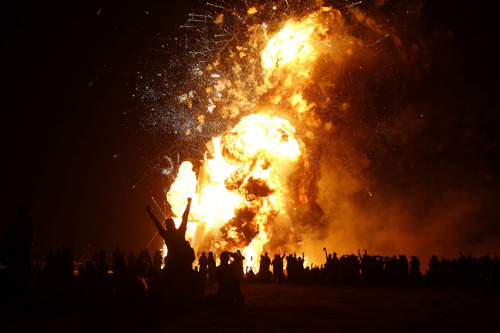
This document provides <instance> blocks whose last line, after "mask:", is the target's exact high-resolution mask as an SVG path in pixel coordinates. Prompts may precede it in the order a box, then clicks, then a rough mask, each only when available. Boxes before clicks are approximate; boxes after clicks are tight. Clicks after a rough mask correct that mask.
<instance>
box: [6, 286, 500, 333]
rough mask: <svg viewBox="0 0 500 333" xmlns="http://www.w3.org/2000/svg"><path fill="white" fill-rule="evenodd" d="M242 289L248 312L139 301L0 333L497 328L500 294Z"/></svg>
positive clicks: (17, 323) (14, 325)
mask: <svg viewBox="0 0 500 333" xmlns="http://www.w3.org/2000/svg"><path fill="white" fill-rule="evenodd" d="M215 288H216V286H215V285H214V286H211V287H209V288H207V294H209V293H211V292H214V291H215ZM241 289H242V291H243V293H244V295H245V298H246V301H247V307H246V308H244V309H241V310H237V311H234V312H231V313H228V314H218V313H214V312H213V311H212V310H211V309H209V308H204V309H202V310H199V311H197V312H194V313H190V314H187V315H183V316H178V317H175V318H173V319H166V318H168V316H165V317H163V316H162V315H161V314H162V313H163V312H162V311H156V314H152V313H151V311H150V310H149V309H146V308H145V307H144V306H145V305H144V304H137V308H136V309H132V311H129V310H127V311H122V310H120V311H111V312H107V311H104V312H102V311H100V312H97V311H93V312H80V313H76V314H67V315H57V316H49V317H46V316H40V317H38V318H22V319H17V320H6V321H5V320H4V321H2V322H0V332H71V333H73V332H90V333H95V332H141V333H143V332H159V333H161V332H219V333H220V332H404V333H406V332H499V331H500V330H499V325H500V324H499V323H500V322H499V317H500V296H492V295H488V294H485V293H484V292H483V291H482V290H481V289H478V288H454V287H437V286H418V287H363V286H353V287H329V286H289V285H261V284H242V286H241ZM141 308H143V309H144V310H143V311H141V310H140V309H141ZM127 309H128V307H127Z"/></svg>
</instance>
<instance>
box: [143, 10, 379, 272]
mask: <svg viewBox="0 0 500 333" xmlns="http://www.w3.org/2000/svg"><path fill="white" fill-rule="evenodd" d="M306 3H307V4H306ZM304 4H305V5H304ZM208 5H209V6H211V9H212V12H210V13H208V14H207V13H203V14H190V18H189V22H188V24H186V26H185V28H187V29H194V30H196V31H199V32H200V33H204V34H212V36H214V39H215V41H208V42H207V39H206V38H205V39H201V40H200V44H199V45H200V46H199V47H200V48H201V50H199V51H192V53H193V58H195V59H196V61H195V62H194V63H193V65H192V66H191V70H190V82H189V85H186V87H185V89H184V91H181V92H178V93H176V94H175V96H176V97H175V101H176V103H177V105H178V106H179V107H182V108H183V109H182V110H183V111H182V112H189V113H190V114H191V115H192V116H191V118H190V119H191V120H190V123H189V126H187V125H185V124H180V125H178V126H177V129H176V132H177V131H181V130H183V131H184V133H185V135H186V136H189V137H194V136H198V137H199V138H203V139H204V140H205V141H204V147H205V148H206V150H205V151H203V152H202V154H203V158H202V160H201V161H200V163H199V165H194V164H193V163H192V160H191V161H184V162H182V161H179V166H178V167H177V168H175V169H176V171H177V172H172V175H173V177H174V178H175V179H173V181H172V183H171V184H170V186H169V188H168V193H167V195H166V200H167V201H168V202H169V203H170V205H171V206H172V212H173V215H174V216H181V215H182V211H183V209H184V204H185V200H186V198H187V197H192V198H193V203H192V207H191V214H190V217H189V221H190V222H193V223H190V224H189V225H188V231H187V238H188V239H189V241H190V243H191V245H192V246H193V248H194V250H195V251H196V252H197V253H200V252H202V251H205V252H206V251H215V252H218V253H221V252H223V251H235V250H236V249H241V251H242V253H243V255H244V256H245V258H246V264H247V266H254V263H255V262H256V261H257V259H258V257H259V256H260V254H261V253H264V252H271V253H278V252H280V253H283V252H284V251H287V252H288V253H293V252H299V253H301V252H304V247H305V246H306V245H307V242H308V241H309V240H310V239H321V238H324V237H326V235H327V233H326V229H325V225H326V223H327V222H328V221H327V220H328V218H327V216H325V212H324V208H325V207H326V206H325V199H324V198H323V199H321V198H320V196H321V189H320V188H319V186H318V184H319V182H320V179H321V177H322V164H328V160H333V159H334V158H335V157H333V156H328V155H327V154H326V151H325V149H324V148H323V147H324V146H325V141H329V142H327V145H328V146H329V147H332V146H334V144H335V143H334V142H331V140H332V138H333V136H332V135H331V133H332V132H335V131H336V127H335V124H334V123H333V122H332V120H331V117H326V116H325V114H326V113H331V110H338V111H336V112H341V113H345V112H348V110H349V107H350V106H349V104H348V103H346V102H345V101H344V100H342V99H339V100H336V99H335V92H336V89H338V87H337V78H338V76H340V75H341V74H342V71H343V66H344V64H345V63H346V62H348V61H349V59H350V57H351V56H352V55H353V54H355V53H356V50H357V49H359V48H362V47H363V46H364V44H363V43H364V39H362V38H359V37H354V36H353V34H352V33H349V32H348V30H349V29H347V28H346V24H345V19H344V17H343V15H342V13H341V11H340V10H337V9H334V8H333V7H329V6H322V4H321V2H304V3H302V2H301V3H295V2H290V3H287V2H280V3H276V4H272V3H270V4H261V5H255V6H243V5H241V4H240V7H238V8H236V7H237V6H236V5H235V6H236V7H235V6H233V7H225V6H224V5H218V4H208ZM294 6H295V7H294ZM353 13H355V11H353ZM352 15H354V17H355V18H357V19H358V20H359V22H361V21H363V20H364V21H363V22H364V23H363V24H365V25H369V24H372V25H373V22H365V21H366V19H365V18H363V17H362V15H361V14H360V12H358V13H357V14H356V13H355V14H352ZM356 15H357V16H356ZM370 31H371V33H372V35H373V36H371V37H370V38H371V41H373V40H374V38H380V39H383V38H385V37H386V36H387V35H384V34H385V31H383V30H382V29H378V28H373V29H372V30H370ZM205 42H206V43H208V44H209V46H207V45H205V44H203V43H205ZM210 47H214V48H213V49H210ZM214 50H215V51H214ZM209 51H210V52H209ZM204 52H206V53H207V54H210V55H211V56H206V55H204V54H205V53H204ZM148 89H149V88H148ZM148 92H150V89H149V90H148ZM150 93H151V92H150ZM174 107H175V106H174ZM185 110H187V111H185ZM179 113H181V112H177V113H176V112H173V111H172V110H166V111H165V112H164V113H163V114H161V117H163V118H164V119H167V120H168V121H169V122H174V123H176V124H177V122H176V121H177V117H178V114H179ZM214 129H216V130H214ZM199 140H202V139H199ZM325 160H327V162H326V163H322V161H325ZM169 161H170V160H169ZM171 164H172V163H171ZM169 172H170V171H169ZM321 200H323V202H320V201H321ZM329 200H330V199H327V200H326V205H330V206H331V204H332V203H331V200H330V201H329ZM306 261H307V258H306Z"/></svg>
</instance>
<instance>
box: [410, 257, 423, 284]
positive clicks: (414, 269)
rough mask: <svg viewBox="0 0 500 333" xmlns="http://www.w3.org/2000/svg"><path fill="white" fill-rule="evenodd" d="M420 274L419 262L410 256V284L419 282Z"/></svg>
mask: <svg viewBox="0 0 500 333" xmlns="http://www.w3.org/2000/svg"><path fill="white" fill-rule="evenodd" d="M421 276H422V273H421V272H420V260H418V258H417V257H416V256H412V257H411V260H410V278H411V280H412V282H418V281H420V277H421Z"/></svg>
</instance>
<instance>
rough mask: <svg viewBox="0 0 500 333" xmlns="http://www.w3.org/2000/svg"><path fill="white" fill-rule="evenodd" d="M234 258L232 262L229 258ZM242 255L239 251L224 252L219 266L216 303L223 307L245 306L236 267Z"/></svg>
mask: <svg viewBox="0 0 500 333" xmlns="http://www.w3.org/2000/svg"><path fill="white" fill-rule="evenodd" d="M231 258H232V259H233V261H232V262H231V263H230V262H229V260H230V259H231ZM240 261H241V256H240V255H239V254H237V253H230V252H222V253H221V255H220V265H219V266H218V267H217V281H218V283H219V287H218V288H217V293H216V294H215V298H216V304H217V305H218V306H219V307H220V308H222V309H228V308H231V307H232V306H245V297H244V296H243V294H242V293H241V290H240V284H239V281H238V276H237V275H236V268H237V267H239V265H240Z"/></svg>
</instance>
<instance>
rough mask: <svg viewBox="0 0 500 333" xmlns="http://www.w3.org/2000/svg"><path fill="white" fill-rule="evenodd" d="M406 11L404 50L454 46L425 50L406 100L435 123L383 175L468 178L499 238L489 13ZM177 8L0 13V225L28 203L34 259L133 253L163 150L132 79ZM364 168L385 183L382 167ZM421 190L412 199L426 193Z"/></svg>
mask: <svg viewBox="0 0 500 333" xmlns="http://www.w3.org/2000/svg"><path fill="white" fill-rule="evenodd" d="M418 2H422V3H424V4H425V8H424V10H423V11H422V12H423V13H424V14H423V15H424V17H423V18H422V19H421V20H420V21H419V22H420V24H421V25H422V26H419V27H417V28H415V27H412V28H409V30H411V31H408V32H407V33H408V36H409V37H408V38H411V37H412V36H411V35H412V34H415V31H417V32H418V31H419V30H421V31H423V33H422V38H432V37H433V36H443V34H433V33H432V32H433V31H439V32H446V31H449V32H450V33H451V32H452V33H453V36H454V37H453V40H452V42H449V40H446V42H443V43H441V40H439V38H438V39H436V40H430V41H429V45H433V46H437V45H439V49H431V50H429V52H430V53H431V54H432V56H433V57H432V61H433V65H434V68H435V69H434V70H432V71H430V72H428V73H427V76H426V77H424V79H423V82H421V83H420V84H419V85H418V86H416V87H415V96H414V97H413V98H414V99H418V98H419V96H420V97H421V98H422V99H423V100H422V105H430V104H434V105H440V106H443V108H442V109H443V110H445V111H443V112H441V113H436V114H435V115H434V116H431V119H430V120H427V122H426V123H425V124H424V125H422V126H425V127H426V128H425V131H420V132H419V135H418V136H415V137H413V138H412V139H413V140H415V142H412V141H411V140H410V142H407V143H406V144H407V145H408V148H409V151H410V150H414V153H413V155H411V154H410V153H408V154H407V155H406V156H405V158H406V160H405V161H403V160H400V161H396V162H400V163H402V165H403V166H405V167H407V168H408V169H409V170H410V172H413V173H414V174H416V175H418V174H421V175H422V174H426V173H427V171H429V169H430V168H435V167H436V165H437V167H438V168H440V170H441V173H442V177H444V178H445V180H442V179H441V180H440V181H442V182H444V183H446V184H447V185H449V186H451V187H453V185H454V184H455V183H457V184H458V183H459V182H460V181H461V178H462V177H464V175H465V177H466V178H468V179H467V181H469V180H470V179H474V177H476V176H477V179H478V180H477V183H475V182H474V181H470V184H469V185H466V186H464V185H461V186H460V188H461V189H462V188H466V189H467V188H470V191H471V193H476V192H475V191H476V186H477V187H479V188H480V189H481V190H478V191H477V193H478V195H485V196H488V197H487V198H484V199H485V200H486V201H491V202H492V203H491V204H488V205H486V206H485V207H489V208H490V209H491V211H485V212H483V214H484V218H485V220H488V221H489V222H488V223H490V224H491V226H490V227H491V228H490V229H489V230H493V231H494V232H498V229H499V227H498V222H499V221H498V216H499V214H498V207H496V205H497V203H498V194H497V193H496V191H497V190H498V170H499V168H498V167H499V165H498V161H497V156H498V134H497V133H498V130H499V122H498V114H499V112H498V102H499V101H498V95H499V94H498V84H497V81H498V63H497V59H499V58H498V52H496V51H495V48H496V47H495V46H496V45H497V44H498V36H497V35H496V32H497V30H498V29H497V27H496V26H495V24H496V23H495V22H496V13H498V5H496V4H493V3H495V1H430V0H429V1H418ZM190 8H191V5H190V4H188V1H181V0H168V1H159V0H158V1H154V0H148V1H96V0H94V1H70V2H68V1H44V2H40V1H25V2H23V3H19V4H10V5H8V6H7V7H5V8H4V9H3V10H2V12H3V13H4V18H3V22H2V25H3V27H2V32H3V34H4V36H3V38H2V40H3V43H2V44H3V46H4V47H3V49H4V51H3V53H2V63H3V64H4V75H3V86H4V88H2V91H3V94H4V97H3V98H2V99H3V103H2V104H3V107H2V112H1V115H2V116H1V117H2V118H1V133H2V138H1V155H2V175H3V177H4V182H3V186H2V189H3V192H2V193H3V197H4V198H3V200H2V205H1V208H0V212H1V216H0V217H1V221H2V222H5V221H9V220H11V219H12V218H13V217H14V216H15V213H16V210H17V207H18V206H19V205H20V204H22V203H29V204H30V205H31V206H32V207H33V220H34V221H35V223H36V236H35V241H36V251H37V252H38V253H40V254H41V253H44V252H45V251H47V250H48V249H50V248H56V247H58V246H60V245H62V244H65V245H74V246H75V248H76V249H77V251H78V252H83V251H84V250H85V248H86V246H87V244H88V243H92V244H93V247H94V248H99V247H104V248H107V249H112V248H114V247H115V246H116V245H121V246H122V247H123V248H125V249H127V250H134V251H136V250H138V249H140V248H142V247H144V246H145V245H146V244H147V243H148V242H149V240H150V238H151V237H152V235H153V234H154V227H153V225H152V224H150V223H149V221H148V220H147V217H146V215H145V214H144V206H145V205H146V204H150V203H151V200H150V198H151V196H152V195H154V196H155V197H161V195H162V188H163V186H164V179H163V178H162V177H161V176H160V175H159V174H157V173H155V172H153V171H152V170H151V168H150V167H149V166H148V161H151V160H153V159H154V154H155V152H156V151H158V149H161V147H160V146H161V145H167V143H165V142H160V140H159V137H158V136H157V135H155V134H151V133H150V132H148V131H143V130H141V126H140V123H141V117H142V114H141V112H140V110H141V108H144V105H143V104H141V102H140V99H138V98H134V97H133V95H134V94H135V93H136V86H137V85H138V79H137V74H136V73H137V72H138V71H143V69H144V68H143V63H144V62H147V59H148V57H151V54H152V52H151V50H153V49H154V48H156V47H157V46H158V45H159V43H160V42H159V39H160V37H159V36H166V35H168V33H169V32H173V31H174V30H175V29H176V28H177V27H178V26H179V25H181V24H182V23H184V22H185V20H186V19H185V18H186V15H187V14H188V13H189V11H190ZM401 33H402V34H404V33H403V32H401ZM436 38H437V37H436ZM145 59H146V60H145ZM450 60H451V61H450ZM446 106H449V107H446ZM443 137H446V138H448V139H445V140H443V139H442V138H443ZM393 139H394V140H397V138H396V137H394V138H393ZM446 140H448V141H446ZM417 141H418V142H417ZM436 142H439V143H440V144H441V148H439V149H438V148H436V146H437V145H438V144H437V143H436ZM423 150H428V151H427V152H426V153H423ZM116 154H119V155H118V156H117V157H116V158H115V157H114V155H116ZM412 156H413V157H412ZM412 158H414V160H411V159H412ZM429 161H432V163H429ZM392 162H394V161H391V163H392ZM405 163H406V164H405ZM415 165H417V166H418V167H415ZM374 167H376V168H379V169H385V170H389V169H390V168H388V167H387V166H386V165H384V163H383V161H378V162H377V163H374ZM453 168H456V169H457V170H458V171H457V170H455V171H453ZM375 171H377V170H375ZM399 171H400V169H397V170H395V171H394V172H388V173H387V174H386V175H385V178H386V181H387V189H385V190H386V191H387V192H390V191H394V192H395V195H397V192H398V191H401V190H402V189H403V188H404V181H403V178H404V177H403V176H402V175H401V174H398V172H399ZM432 174H433V175H435V176H436V177H438V176H437V174H436V173H432ZM469 178H470V179H469ZM394 179H396V181H394ZM383 180H384V179H382V178H380V177H379V181H380V182H382V181H383ZM397 180H400V182H398V181H397ZM162 182H163V183H162ZM416 182H418V181H414V183H416ZM421 183H422V185H421V186H422V187H423V190H422V193H425V190H426V188H427V187H430V186H432V185H433V180H432V179H427V180H424V181H421ZM134 185H135V188H133V186H134ZM483 189H486V191H483ZM492 194H493V197H492ZM498 234H500V232H498ZM155 245H156V246H159V245H160V240H159V239H157V240H156V243H155Z"/></svg>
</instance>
